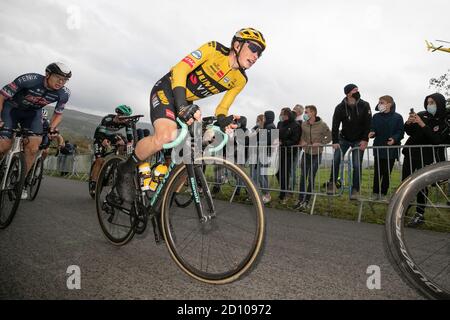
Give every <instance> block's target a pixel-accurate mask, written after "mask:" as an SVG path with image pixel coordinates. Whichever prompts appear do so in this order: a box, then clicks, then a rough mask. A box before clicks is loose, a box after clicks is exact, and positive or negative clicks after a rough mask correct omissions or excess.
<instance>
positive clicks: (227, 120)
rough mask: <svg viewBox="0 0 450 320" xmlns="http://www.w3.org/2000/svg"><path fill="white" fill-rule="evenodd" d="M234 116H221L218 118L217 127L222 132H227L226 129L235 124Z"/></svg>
mask: <svg viewBox="0 0 450 320" xmlns="http://www.w3.org/2000/svg"><path fill="white" fill-rule="evenodd" d="M233 120H234V116H232V115H231V116H225V115H223V114H219V115H218V116H217V125H218V126H219V127H220V130H222V131H223V132H225V128H226V127H228V126H229V125H230V124H232V123H233Z"/></svg>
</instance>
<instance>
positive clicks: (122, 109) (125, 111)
mask: <svg viewBox="0 0 450 320" xmlns="http://www.w3.org/2000/svg"><path fill="white" fill-rule="evenodd" d="M116 113H118V114H120V115H122V116H131V114H132V113H133V110H132V109H131V108H130V107H129V106H127V105H125V104H121V105H120V106H118V107H117V108H116Z"/></svg>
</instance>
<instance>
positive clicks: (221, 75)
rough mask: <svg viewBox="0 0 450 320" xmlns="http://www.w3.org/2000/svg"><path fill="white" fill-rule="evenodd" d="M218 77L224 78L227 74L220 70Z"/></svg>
mask: <svg viewBox="0 0 450 320" xmlns="http://www.w3.org/2000/svg"><path fill="white" fill-rule="evenodd" d="M216 75H217V76H218V77H219V78H222V77H223V76H224V75H225V73H223V71H222V70H219V71H217V73H216Z"/></svg>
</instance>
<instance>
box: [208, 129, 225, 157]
mask: <svg viewBox="0 0 450 320" xmlns="http://www.w3.org/2000/svg"><path fill="white" fill-rule="evenodd" d="M207 128H208V129H212V130H214V132H215V133H219V134H221V135H222V137H223V139H222V142H221V143H219V145H217V146H216V147H213V148H209V149H208V151H209V153H210V154H211V153H216V152H218V151H220V150H222V149H223V148H224V147H225V145H226V144H227V143H228V134H226V133H225V132H223V131H222V130H221V129H220V127H218V126H212V125H211V126H208V127H207Z"/></svg>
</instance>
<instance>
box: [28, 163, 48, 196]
mask: <svg viewBox="0 0 450 320" xmlns="http://www.w3.org/2000/svg"><path fill="white" fill-rule="evenodd" d="M33 173H34V174H33ZM30 174H33V176H32V177H31V178H30V179H29V185H28V199H29V200H31V201H33V200H34V199H36V196H37V194H38V192H39V188H40V187H41V182H42V176H43V174H44V159H42V157H40V158H39V159H37V162H36V167H35V169H34V172H32V171H30Z"/></svg>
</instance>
